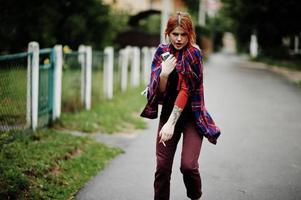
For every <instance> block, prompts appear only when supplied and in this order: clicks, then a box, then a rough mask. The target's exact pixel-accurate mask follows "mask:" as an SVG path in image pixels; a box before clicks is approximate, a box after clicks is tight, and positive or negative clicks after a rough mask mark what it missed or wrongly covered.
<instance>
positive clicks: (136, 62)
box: [131, 47, 140, 87]
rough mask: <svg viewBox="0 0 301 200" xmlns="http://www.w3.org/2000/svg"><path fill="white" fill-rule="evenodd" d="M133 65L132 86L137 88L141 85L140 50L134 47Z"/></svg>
mask: <svg viewBox="0 0 301 200" xmlns="http://www.w3.org/2000/svg"><path fill="white" fill-rule="evenodd" d="M132 51H133V60H132V61H133V63H132V71H131V79H132V86H134V87H136V86H138V85H139V84H140V49H139V48H138V47H133V48H132Z"/></svg>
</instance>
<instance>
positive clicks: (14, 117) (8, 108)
mask: <svg viewBox="0 0 301 200" xmlns="http://www.w3.org/2000/svg"><path fill="white" fill-rule="evenodd" d="M28 56H31V54H30V53H19V54H14V55H7V56H1V57H0V74H1V76H0V134H1V136H0V137H5V135H4V133H8V132H16V131H21V130H24V129H27V128H28V127H29V125H28V124H27V120H26V114H27V85H28V83H27V61H28Z"/></svg>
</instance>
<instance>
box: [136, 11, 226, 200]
mask: <svg viewBox="0 0 301 200" xmlns="http://www.w3.org/2000/svg"><path fill="white" fill-rule="evenodd" d="M165 37H168V38H169V41H170V43H169V44H160V45H159V47H158V48H157V50H156V53H155V56H154V60H153V62H152V72H151V79H150V83H149V85H148V90H147V92H148V93H147V99H148V103H147V105H146V107H145V109H144V110H143V112H142V113H141V116H142V117H146V118H150V119H154V118H157V114H158V104H162V111H161V115H160V121H159V127H158V133H157V143H156V158H157V168H156V172H155V181H154V189H155V200H167V199H169V195H170V194H169V193H170V176H171V169H172V163H173V158H174V154H175V151H176V148H177V144H178V141H179V139H180V137H181V135H182V134H183V146H182V154H181V168H180V170H181V172H182V174H183V180H184V184H185V186H186V190H187V196H188V197H189V198H190V199H200V197H201V195H202V190H201V186H202V185H201V177H200V173H199V169H198V168H199V166H198V158H199V154H200V150H201V146H202V141H203V136H205V137H206V138H207V139H208V140H209V142H211V143H213V144H216V141H217V138H218V137H219V135H220V130H219V128H218V127H217V126H216V125H215V123H214V121H213V120H212V118H211V117H210V115H209V113H208V112H207V110H206V108H205V103H204V93H203V63H202V56H201V52H200V50H199V48H198V47H197V45H195V32H194V29H193V24H192V21H191V18H190V16H189V15H188V14H185V13H181V12H178V13H177V14H176V15H175V16H172V17H170V18H169V20H168V22H167V27H166V30H165ZM166 52H169V54H170V55H169V56H168V57H167V58H166V59H164V58H163V56H162V54H163V55H165V54H166Z"/></svg>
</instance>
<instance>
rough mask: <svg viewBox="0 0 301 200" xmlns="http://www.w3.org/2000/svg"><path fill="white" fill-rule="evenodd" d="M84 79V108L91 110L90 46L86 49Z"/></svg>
mask: <svg viewBox="0 0 301 200" xmlns="http://www.w3.org/2000/svg"><path fill="white" fill-rule="evenodd" d="M85 50H86V63H85V70H86V73H85V75H86V78H85V80H86V81H85V101H84V102H85V108H86V109H87V110H90V109H91V89H92V48H91V46H87V47H86V49H85Z"/></svg>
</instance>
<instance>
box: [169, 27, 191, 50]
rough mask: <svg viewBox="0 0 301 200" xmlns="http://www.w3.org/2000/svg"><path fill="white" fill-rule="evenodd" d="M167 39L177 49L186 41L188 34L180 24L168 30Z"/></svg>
mask: <svg viewBox="0 0 301 200" xmlns="http://www.w3.org/2000/svg"><path fill="white" fill-rule="evenodd" d="M169 39H170V41H171V44H172V45H173V46H174V47H175V49H177V50H181V49H182V48H183V47H185V46H186V44H187V43H188V35H187V33H186V32H185V31H184V29H183V28H181V27H180V26H177V27H176V28H175V29H174V30H172V31H171V32H170V34H169Z"/></svg>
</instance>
